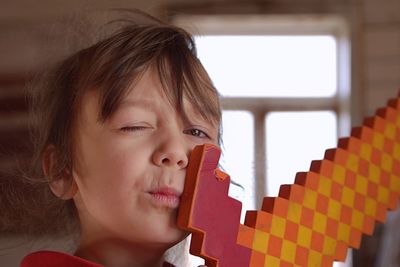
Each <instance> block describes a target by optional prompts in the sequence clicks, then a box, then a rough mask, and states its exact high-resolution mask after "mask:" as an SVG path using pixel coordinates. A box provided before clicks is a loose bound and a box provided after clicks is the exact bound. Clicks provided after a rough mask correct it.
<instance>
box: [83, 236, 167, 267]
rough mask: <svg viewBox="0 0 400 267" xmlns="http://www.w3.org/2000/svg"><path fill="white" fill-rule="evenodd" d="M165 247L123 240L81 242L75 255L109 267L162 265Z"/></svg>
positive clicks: (156, 266)
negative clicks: (129, 242)
mask: <svg viewBox="0 0 400 267" xmlns="http://www.w3.org/2000/svg"><path fill="white" fill-rule="evenodd" d="M164 252H165V250H164V249H159V248H154V247H143V246H142V245H141V246H136V245H132V244H126V242H124V241H121V240H96V241H95V242H81V244H80V246H79V247H78V249H77V250H76V252H75V255H76V256H78V257H81V258H84V259H87V260H90V261H93V262H96V263H100V264H102V265H104V266H107V267H161V266H163V262H164Z"/></svg>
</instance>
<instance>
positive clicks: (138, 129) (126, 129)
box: [120, 126, 148, 132]
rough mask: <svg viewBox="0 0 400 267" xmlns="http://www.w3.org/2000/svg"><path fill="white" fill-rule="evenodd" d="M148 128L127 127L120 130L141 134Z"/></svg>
mask: <svg viewBox="0 0 400 267" xmlns="http://www.w3.org/2000/svg"><path fill="white" fill-rule="evenodd" d="M147 128H148V127H144V126H126V127H122V128H121V129H120V130H121V131H123V132H139V131H143V130H145V129H147Z"/></svg>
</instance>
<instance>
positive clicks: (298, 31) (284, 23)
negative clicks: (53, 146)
mask: <svg viewBox="0 0 400 267" xmlns="http://www.w3.org/2000/svg"><path fill="white" fill-rule="evenodd" d="M173 23H174V24H175V25H177V26H180V27H182V28H185V29H186V30H188V31H189V32H191V33H192V34H193V35H200V36H204V35H331V36H333V37H334V38H335V39H336V41H337V46H336V47H337V91H336V94H335V95H334V96H332V97H318V98H317V97H301V98H288V97H259V98H254V97H221V103H222V109H223V110H227V111H228V110H229V111H235V110H236V111H238V110H241V111H248V112H250V113H251V114H253V116H254V127H255V128H254V135H255V136H254V159H255V162H254V179H255V181H254V185H255V190H256V192H254V197H255V198H256V199H255V204H256V207H261V205H262V199H263V198H264V197H265V196H266V195H267V188H266V183H267V179H268V177H267V173H266V167H267V166H266V162H267V155H266V146H265V145H266V138H267V137H266V131H265V118H266V116H267V115H268V113H270V112H280V111H320V110H328V111H332V112H334V113H335V114H336V116H337V136H338V137H341V136H345V135H348V134H349V132H350V125H351V123H350V92H351V80H350V77H351V59H350V58H351V57H350V37H349V36H350V33H349V27H348V25H347V23H346V20H345V19H344V18H343V17H341V16H338V15H218V16H217V15H179V16H175V17H174V18H173ZM293 179H294V177H293Z"/></svg>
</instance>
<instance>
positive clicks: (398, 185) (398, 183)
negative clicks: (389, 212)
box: [390, 175, 400, 194]
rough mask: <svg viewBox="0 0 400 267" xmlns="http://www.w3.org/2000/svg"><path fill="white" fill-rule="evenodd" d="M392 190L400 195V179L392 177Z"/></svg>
mask: <svg viewBox="0 0 400 267" xmlns="http://www.w3.org/2000/svg"><path fill="white" fill-rule="evenodd" d="M390 190H391V191H393V192H396V193H399V194H400V179H399V177H397V176H395V175H390Z"/></svg>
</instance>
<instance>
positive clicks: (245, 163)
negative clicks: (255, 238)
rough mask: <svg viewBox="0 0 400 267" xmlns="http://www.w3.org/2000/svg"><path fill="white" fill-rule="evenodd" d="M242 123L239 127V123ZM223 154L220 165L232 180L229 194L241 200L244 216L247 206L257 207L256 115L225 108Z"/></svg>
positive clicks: (248, 208)
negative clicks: (255, 169) (255, 177)
mask: <svg viewBox="0 0 400 267" xmlns="http://www.w3.org/2000/svg"><path fill="white" fill-rule="evenodd" d="M239 125H240V127H238V126H239ZM222 129H223V133H222V140H223V145H222V148H223V155H222V158H221V161H220V163H221V166H222V168H223V169H224V170H226V172H227V173H228V174H229V175H230V177H231V180H232V181H234V182H236V183H238V184H239V185H240V186H235V185H233V184H231V186H230V187H229V195H230V196H231V197H234V198H236V199H238V200H239V201H241V202H242V203H243V207H242V219H243V213H244V211H245V210H250V209H254V208H255V205H254V202H255V201H254V193H253V192H254V191H255V188H254V170H253V163H254V119H253V116H252V114H251V113H250V112H246V111H224V112H223V113H222Z"/></svg>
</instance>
